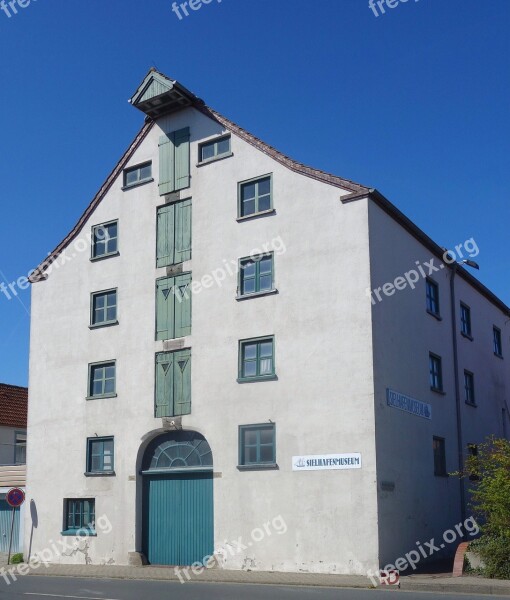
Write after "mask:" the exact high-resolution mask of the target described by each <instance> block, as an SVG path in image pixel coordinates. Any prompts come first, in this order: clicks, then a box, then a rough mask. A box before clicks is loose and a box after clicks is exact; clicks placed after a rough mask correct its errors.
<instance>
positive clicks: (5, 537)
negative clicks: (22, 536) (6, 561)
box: [0, 500, 20, 554]
mask: <svg viewBox="0 0 510 600" xmlns="http://www.w3.org/2000/svg"><path fill="white" fill-rule="evenodd" d="M19 515H20V511H19V508H17V509H16V512H15V514H14V535H13V537H12V553H13V554H15V553H16V552H20V543H19ZM11 518H12V508H11V507H10V506H9V505H8V504H7V502H6V501H5V500H0V552H2V553H3V552H5V553H7V552H9V536H10V535H11Z"/></svg>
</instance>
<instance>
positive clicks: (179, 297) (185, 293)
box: [172, 273, 191, 338]
mask: <svg viewBox="0 0 510 600" xmlns="http://www.w3.org/2000/svg"><path fill="white" fill-rule="evenodd" d="M190 287H191V273H186V274H185V275H179V276H177V277H176V278H175V288H174V290H175V293H174V294H172V295H173V296H174V305H175V319H174V337H176V338H179V337H184V336H185V335H189V334H190V333H191V289H190Z"/></svg>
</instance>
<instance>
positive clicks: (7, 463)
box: [0, 383, 28, 553]
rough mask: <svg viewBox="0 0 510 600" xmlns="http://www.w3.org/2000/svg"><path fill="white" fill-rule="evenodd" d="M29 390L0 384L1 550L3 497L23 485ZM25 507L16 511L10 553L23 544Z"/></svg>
mask: <svg viewBox="0 0 510 600" xmlns="http://www.w3.org/2000/svg"><path fill="white" fill-rule="evenodd" d="M27 411H28V389H27V388H25V387H18V386H16V385H7V384H4V383H0V553H4V552H8V551H9V535H10V528H11V517H12V508H11V507H10V506H9V505H8V504H7V501H6V500H5V497H6V495H7V492H8V491H9V490H10V489H11V488H13V487H19V488H21V489H24V488H25V484H26V469H27V467H26V462H27V460H26V458H27V450H26V449H27ZM23 521H24V506H22V507H21V510H17V511H16V515H15V522H14V538H13V545H12V552H13V553H15V552H21V549H22V547H23V544H22V540H23Z"/></svg>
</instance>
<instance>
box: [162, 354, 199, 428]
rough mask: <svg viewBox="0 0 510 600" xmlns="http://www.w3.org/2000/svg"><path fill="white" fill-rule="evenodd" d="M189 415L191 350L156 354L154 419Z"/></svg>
mask: <svg viewBox="0 0 510 600" xmlns="http://www.w3.org/2000/svg"><path fill="white" fill-rule="evenodd" d="M190 413H191V350H189V349H187V350H178V351H177V352H161V353H159V354H156V401H155V416H156V417H177V416H180V415H189V414H190Z"/></svg>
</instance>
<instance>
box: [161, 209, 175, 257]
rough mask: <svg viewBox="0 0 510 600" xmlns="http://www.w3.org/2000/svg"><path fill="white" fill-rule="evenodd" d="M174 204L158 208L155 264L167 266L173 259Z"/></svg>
mask: <svg viewBox="0 0 510 600" xmlns="http://www.w3.org/2000/svg"><path fill="white" fill-rule="evenodd" d="M174 248H175V206H174V205H173V204H168V205H167V206H162V207H161V208H159V209H158V215H157V266H158V267H168V266H169V265H173V264H174V260H175V250H174Z"/></svg>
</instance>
